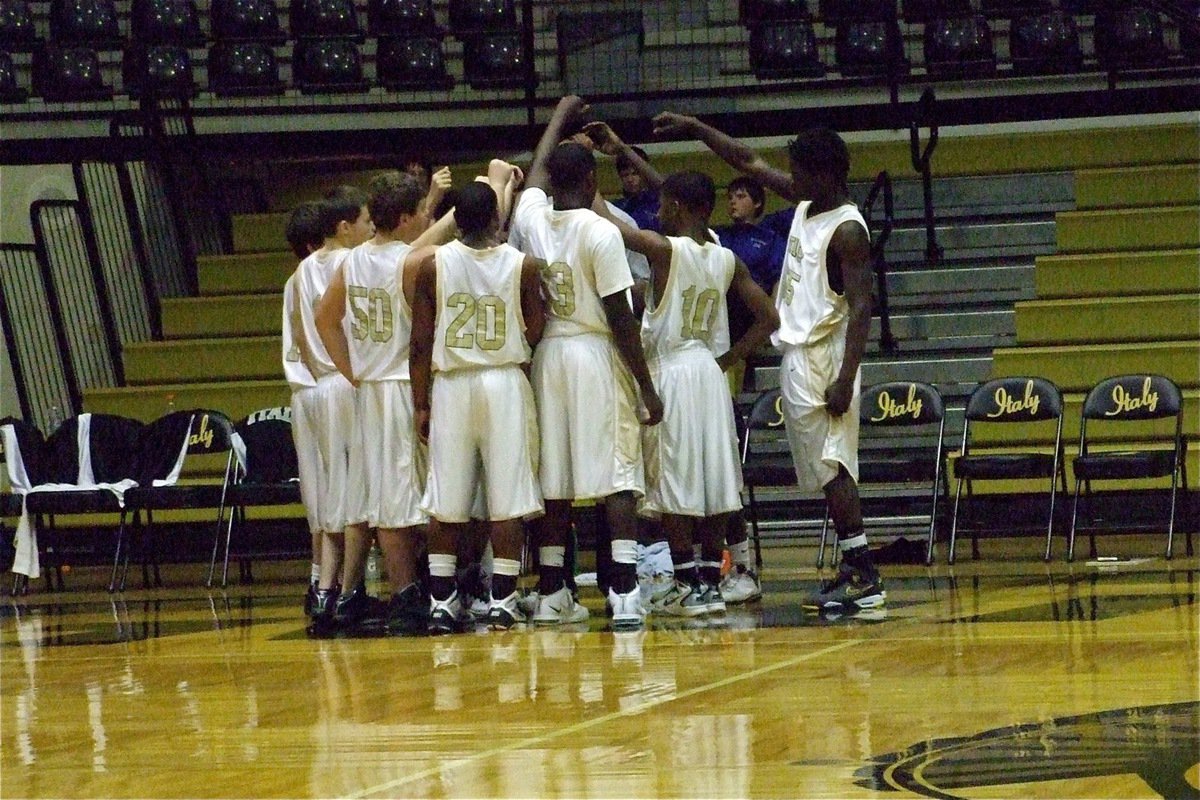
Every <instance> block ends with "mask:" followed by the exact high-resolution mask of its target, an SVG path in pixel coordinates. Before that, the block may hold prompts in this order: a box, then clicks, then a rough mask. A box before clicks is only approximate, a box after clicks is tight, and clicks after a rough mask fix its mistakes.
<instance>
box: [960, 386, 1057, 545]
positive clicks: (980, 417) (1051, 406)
mask: <svg viewBox="0 0 1200 800" xmlns="http://www.w3.org/2000/svg"><path fill="white" fill-rule="evenodd" d="M1062 416H1063V401H1062V392H1060V391H1059V389H1058V387H1057V386H1055V385H1054V384H1053V383H1052V382H1051V381H1049V380H1046V379H1045V378H1037V377H1012V378H997V379H995V380H991V381H988V382H986V383H984V384H982V385H981V386H979V387H978V388H976V389H975V391H973V392H972V393H971V397H970V399H969V400H968V401H967V412H966V421H965V422H964V424H963V435H962V447H961V449H960V450H959V454H958V457H957V458H956V459H955V460H954V475H955V477H956V478H957V479H958V485H957V489H956V490H955V493H954V515H953V521H952V522H951V524H950V555H949V563H951V564H953V563H954V548H955V543H956V541H957V537H958V522H959V503H960V501H961V500H962V490H963V486H964V485H966V487H967V494H968V495H970V494H971V489H972V484H973V483H974V482H975V481H982V480H1004V479H1028V478H1049V479H1050V487H1049V493H1048V494H1049V500H1050V508H1049V512H1048V514H1047V516H1048V519H1047V522H1046V554H1045V560H1046V561H1049V560H1050V547H1051V544H1052V538H1051V537H1052V536H1053V534H1054V501H1055V499H1056V497H1057V486H1058V484H1057V483H1056V481H1059V480H1061V483H1062V491H1063V492H1064V493H1066V491H1067V474H1066V467H1065V465H1064V463H1063V462H1064V458H1063V446H1062V423H1063V420H1062ZM1012 423H1038V425H1037V427H1039V428H1042V427H1050V426H1053V428H1054V448H1053V452H1050V453H1046V452H1043V451H1040V450H1023V451H1020V452H988V453H973V452H971V445H972V439H973V437H974V436H975V435H976V432H977V429H978V428H979V427H980V426H985V427H986V426H990V425H993V424H996V425H999V424H1003V425H1010V424H1012ZM971 555H972V557H973V558H979V537H978V529H975V528H973V529H972V530H971Z"/></svg>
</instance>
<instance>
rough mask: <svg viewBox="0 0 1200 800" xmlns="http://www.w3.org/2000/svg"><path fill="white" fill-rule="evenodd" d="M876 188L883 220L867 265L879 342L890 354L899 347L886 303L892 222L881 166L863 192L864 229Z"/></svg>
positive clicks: (889, 190) (888, 183)
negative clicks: (873, 291)
mask: <svg viewBox="0 0 1200 800" xmlns="http://www.w3.org/2000/svg"><path fill="white" fill-rule="evenodd" d="M880 192H882V193H883V222H882V223H881V225H880V227H879V235H878V236H872V237H871V267H872V269H873V270H874V272H875V283H876V297H877V298H878V301H877V309H876V310H877V311H878V312H879V344H880V346H881V347H882V348H883V351H884V352H885V353H888V354H892V353H895V352H897V351H898V350H899V349H900V348H899V346H898V345H897V343H896V337H895V336H894V335H893V334H892V319H891V312H890V310H889V306H888V289H887V258H886V257H885V256H884V252H883V251H884V248H885V247H886V246H887V240H888V237H890V236H891V235H892V228H893V227H894V223H895V204H894V198H893V194H892V176H891V175H889V174H888V172H887V170H883V171H881V172H880V173H879V174H878V175H876V176H875V183H873V184H872V185H871V190H870V191H869V192H867V200H866V203H865V205H864V208H863V216H864V218H865V219H866V221H867V229H868V230H870V228H871V217H872V216H873V212H874V210H875V201H876V200H878V199H879V193H880Z"/></svg>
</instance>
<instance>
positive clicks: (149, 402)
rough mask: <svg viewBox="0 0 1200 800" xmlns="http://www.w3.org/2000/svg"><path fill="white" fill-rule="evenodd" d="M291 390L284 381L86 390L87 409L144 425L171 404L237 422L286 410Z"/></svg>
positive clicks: (225, 382) (176, 384) (227, 382)
mask: <svg viewBox="0 0 1200 800" xmlns="http://www.w3.org/2000/svg"><path fill="white" fill-rule="evenodd" d="M291 396H292V395H291V390H290V389H289V388H288V385H287V382H286V381H284V380H283V379H282V378H279V379H275V380H264V381H221V382H206V383H171V384H155V385H148V386H122V387H118V388H108V389H85V390H84V391H83V408H84V410H85V411H92V412H97V413H106V414H123V415H125V416H128V417H134V418H136V419H140V420H142V421H144V422H149V421H151V420H154V419H157V418H158V417H160V416H162V415H163V413H164V412H165V411H166V408H167V400H168V398H170V399H171V400H173V401H174V403H175V407H176V408H213V409H216V410H218V411H223V412H225V414H226V415H227V416H228V417H229V418H230V419H232V420H234V421H235V422H236V421H237V420H239V419H242V418H243V417H245V416H247V415H248V414H250V413H251V412H254V411H257V410H259V409H260V408H271V407H273V406H286V405H289V404H290V403H291Z"/></svg>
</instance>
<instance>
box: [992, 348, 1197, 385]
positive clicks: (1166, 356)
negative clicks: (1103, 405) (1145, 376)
mask: <svg viewBox="0 0 1200 800" xmlns="http://www.w3.org/2000/svg"><path fill="white" fill-rule="evenodd" d="M1198 355H1200V340H1197V339H1196V338H1192V339H1188V340H1182V341H1175V342H1144V343H1129V344H1071V345H1051V346H1037V347H1011V348H1000V349H997V350H996V352H995V353H994V354H993V359H994V365H993V371H992V373H991V376H989V377H993V376H994V377H1000V376H1006V375H1038V376H1041V377H1043V378H1048V379H1049V380H1051V381H1054V383H1055V384H1057V385H1058V387H1059V389H1061V390H1063V391H1064V392H1067V391H1075V392H1085V391H1087V390H1088V389H1089V388H1091V387H1092V386H1094V385H1095V384H1097V383H1099V382H1100V381H1102V380H1104V379H1105V378H1108V377H1111V376H1113V375H1124V374H1127V373H1139V372H1154V373H1158V374H1160V375H1166V376H1167V377H1168V378H1170V379H1171V380H1173V381H1175V383H1177V384H1179V386H1180V387H1181V388H1187V389H1194V388H1197V387H1200V358H1198V357H1197V356H1198Z"/></svg>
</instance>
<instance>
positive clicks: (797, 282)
mask: <svg viewBox="0 0 1200 800" xmlns="http://www.w3.org/2000/svg"><path fill="white" fill-rule="evenodd" d="M811 205H812V201H811V200H806V201H804V202H803V203H800V204H799V205H798V206H796V216H795V217H794V218H793V220H792V230H791V233H790V234H789V236H788V246H787V253H786V254H785V255H784V257H783V271H782V273H781V274H780V278H779V288H778V289H777V290H776V294H775V307H776V308H778V309H779V322H780V324H779V330H777V331H776V332H775V333H774V334H772V336H771V342H772V344H775V345H776V346H779V345H785V344H798V345H806V344H813V343H814V342H818V341H820V340H821V339H823V338H825V337H826V336H828V335H829V334H830V333H831V332H833V331H834V330H836V329H837V328H838V327H839V326H841V325H842V323H843V322H844V321H845V319H846V314H847V313H848V312H849V308H850V307H849V305H848V304H847V303H846V298H845V296H844V295H840V294H837V293H836V292H834V291H833V289H831V288H829V270H828V267H827V266H826V262H825V258H826V255H827V251H828V249H829V241H830V239H832V238H833V232H834V231H836V230H837V229H838V226H839V225H841V224H842V223H843V222H850V221H852V222H857V223H858V224H859V225H861V226H862V227H863V230H864V231H865V230H867V223H866V221H865V220H864V219H863V216H862V214H860V213H859V211H858V207H857V206H855V205H854V204H853V203H846V204H845V205H841V206H838V207H837V208H831V209H830V210H828V211H822V212H821V213H820V214H815V215H813V216H812V217H811V218H810V217H808V209H809V206H811ZM868 235H869V232H868Z"/></svg>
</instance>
